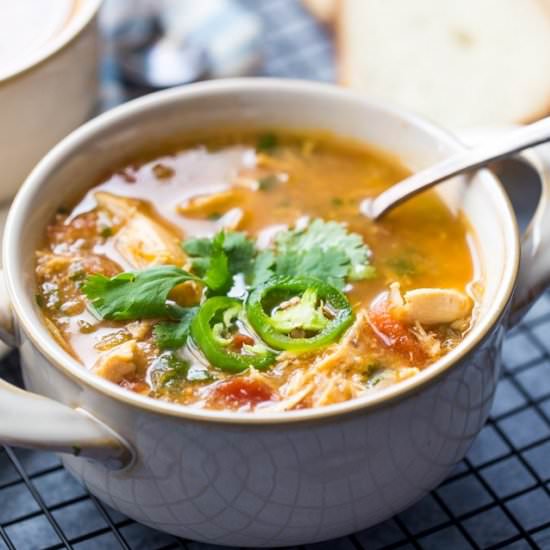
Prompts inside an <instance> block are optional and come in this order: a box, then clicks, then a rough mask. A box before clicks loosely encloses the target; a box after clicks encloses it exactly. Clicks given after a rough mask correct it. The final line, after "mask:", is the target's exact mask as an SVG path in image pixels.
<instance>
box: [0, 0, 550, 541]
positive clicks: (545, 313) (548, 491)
mask: <svg viewBox="0 0 550 550" xmlns="http://www.w3.org/2000/svg"><path fill="white" fill-rule="evenodd" d="M111 1H124V0H111ZM242 2H243V4H245V5H247V6H248V7H249V8H251V9H254V10H256V11H257V12H258V13H259V14H260V16H261V17H262V18H263V19H264V21H265V29H266V30H265V37H264V51H265V62H264V65H263V69H262V74H265V75H272V76H281V77H299V78H309V79H314V80H323V81H332V80H334V76H335V71H334V65H333V57H334V52H333V45H332V41H331V39H330V34H329V32H328V31H327V29H325V28H323V27H322V26H320V25H318V24H317V23H316V22H315V21H314V20H313V19H312V18H311V17H310V16H309V15H308V14H307V13H306V12H305V10H304V9H303V8H302V7H301V5H300V4H299V3H298V2H297V1H295V0H261V1H258V0H242ZM106 52H107V53H106V55H105V58H104V62H103V68H102V105H103V108H107V107H110V106H113V105H114V104H117V103H120V102H122V101H124V100H126V99H127V98H129V97H133V96H135V95H136V92H135V90H129V89H128V88H125V87H124V86H122V85H121V84H120V81H119V79H118V75H117V72H116V67H115V65H114V63H113V61H112V59H111V58H110V57H109V55H108V49H107V50H106ZM516 179H517V177H516ZM527 179H528V178H527ZM522 194H523V195H524V193H522ZM520 213H524V212H520ZM0 375H1V376H2V377H4V378H6V379H8V380H9V381H11V382H14V383H16V384H19V385H20V384H21V379H20V375H19V364H18V355H17V352H12V353H10V354H9V355H8V356H6V357H5V358H4V359H3V360H2V361H1V363H0ZM1 548H9V549H12V550H13V549H24V550H34V549H50V550H53V549H57V548H74V549H78V550H91V549H94V550H95V549H107V550H109V549H121V548H122V549H133V550H155V549H159V550H160V549H165V550H168V549H176V548H183V549H187V550H215V548H217V547H214V546H212V545H203V544H199V543H195V542H191V541H184V540H180V539H176V538H175V537H172V536H170V535H167V534H164V533H160V532H158V531H154V530H152V529H150V528H148V527H145V526H143V525H140V524H138V523H136V522H134V521H132V520H130V519H128V518H127V517H125V516H123V515H122V514H120V513H118V512H116V511H114V510H112V509H110V508H109V507H107V506H106V505H104V504H102V503H101V502H100V501H99V500H97V499H96V498H95V497H93V496H92V495H90V494H89V493H88V492H87V491H86V490H85V489H84V488H83V487H82V486H81V485H80V484H79V483H78V482H77V481H75V480H74V479H73V478H72V477H71V476H70V475H69V473H68V472H67V471H65V470H64V468H63V467H62V466H61V463H60V461H59V459H58V458H57V457H56V456H55V455H53V454H51V453H43V452H33V451H28V450H22V449H12V448H10V447H4V448H3V450H2V451H1V452H0V549H1ZM379 548H386V549H398V548H399V549H406V548H422V549H428V550H429V549H434V550H439V549H462V548H476V549H478V548H484V549H487V548H495V549H496V548H509V549H513V550H519V549H523V548H550V294H549V293H546V294H545V295H544V296H543V297H542V298H541V299H540V300H539V301H538V302H537V304H536V305H535V306H534V308H533V309H532V310H531V312H530V313H529V315H528V316H527V318H526V319H525V320H524V321H523V322H522V323H521V325H520V326H519V327H517V328H516V329H515V330H514V331H513V332H511V333H510V334H509V335H508V337H507V339H506V341H505V346H504V371H503V376H502V380H501V381H500V383H499V386H498V390H497V393H496V397H495V403H494V406H493V409H492V413H491V417H490V419H489V421H488V423H487V425H486V426H485V427H484V428H483V430H482V432H481V433H480V435H479V437H478V438H477V439H476V441H475V443H474V445H473V446H472V448H471V449H470V451H469V453H468V455H467V457H466V459H465V460H463V461H462V462H460V463H459V464H458V465H457V466H456V468H455V470H454V471H453V473H452V475H451V476H450V477H449V478H448V479H447V480H446V481H445V482H444V483H443V484H442V485H441V486H440V487H438V488H437V489H436V490H434V491H432V492H431V493H430V494H429V495H428V496H426V497H425V498H423V499H422V500H421V501H419V502H418V503H416V504H415V505H413V506H412V507H411V508H409V509H408V510H406V511H404V512H402V513H401V514H399V515H398V516H396V517H394V518H392V519H390V520H388V521H386V522H384V523H382V524H380V525H377V526H375V527H372V528H371V529H368V530H366V531H364V532H361V533H356V534H355V535H352V536H349V537H345V538H341V539H337V540H333V541H329V542H326V543H321V544H314V545H309V546H306V547H303V548H302V550H363V549H367V550H371V549H372V550H375V549H379Z"/></svg>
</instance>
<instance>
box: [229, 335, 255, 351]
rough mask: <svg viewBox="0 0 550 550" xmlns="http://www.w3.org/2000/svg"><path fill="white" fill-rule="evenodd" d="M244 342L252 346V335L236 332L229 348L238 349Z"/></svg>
mask: <svg viewBox="0 0 550 550" xmlns="http://www.w3.org/2000/svg"><path fill="white" fill-rule="evenodd" d="M245 344H247V345H249V346H253V345H254V338H252V336H248V334H243V333H242V332H237V334H235V336H233V339H232V340H231V349H232V350H234V351H240V350H241V349H242V347H243V346H244V345H245Z"/></svg>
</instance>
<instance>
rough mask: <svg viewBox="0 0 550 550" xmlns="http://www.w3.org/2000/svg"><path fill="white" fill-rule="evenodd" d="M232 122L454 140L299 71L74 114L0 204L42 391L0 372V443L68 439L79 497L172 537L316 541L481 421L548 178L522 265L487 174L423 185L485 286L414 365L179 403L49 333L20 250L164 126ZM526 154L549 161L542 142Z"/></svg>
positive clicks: (534, 284)
mask: <svg viewBox="0 0 550 550" xmlns="http://www.w3.org/2000/svg"><path fill="white" fill-rule="evenodd" d="M235 125H238V126H240V127H243V126H245V127H262V128H264V127H266V126H276V127H281V128H299V129H307V128H312V129H324V130H330V131H332V132H335V133H337V134H341V135H344V136H351V137H353V138H357V139H360V140H363V141H365V142H367V143H372V144H375V145H376V146H377V147H379V148H382V149H385V150H388V151H391V152H392V153H394V154H397V155H398V156H399V157H400V158H401V159H402V161H403V162H404V163H406V164H407V165H409V166H410V167H411V168H413V169H416V168H420V167H423V166H426V165H428V164H430V163H432V162H435V161H436V160H439V159H441V158H443V157H446V156H448V155H450V154H452V153H455V152H458V151H461V150H463V149H464V145H462V144H461V143H460V142H459V141H457V139H456V138H454V137H453V136H452V135H450V134H448V133H447V132H445V131H443V130H441V129H439V128H437V127H435V126H433V125H432V124H430V123H428V122H426V121H424V120H422V119H419V118H416V117H414V116H411V115H409V114H406V113H404V112H401V111H398V110H395V109H391V108H388V107H386V106H384V105H379V104H374V103H371V102H369V101H366V100H365V99H363V98H361V97H358V96H356V95H353V94H352V93H350V92H348V91H345V90H343V89H339V88H336V87H333V86H327V85H322V84H313V83H305V82H299V81H280V80H268V79H243V80H234V81H216V82H211V83H204V84H197V85H192V86H188V87H184V88H180V89H175V90H171V91H167V92H162V93H158V94H153V95H150V96H147V97H145V98H142V99H139V100H136V101H133V102H131V103H128V104H126V105H124V106H122V107H119V108H117V109H115V110H113V111H111V112H108V113H106V114H104V115H102V116H100V117H98V118H97V119H95V120H93V121H91V122H89V123H87V124H86V125H84V126H83V127H82V128H80V129H79V130H77V131H76V132H74V133H72V134H71V135H70V136H69V137H67V138H66V139H65V140H63V142H61V143H60V144H59V145H57V146H56V147H55V148H54V149H53V150H52V151H51V152H50V153H49V154H48V155H47V156H46V157H45V158H44V159H43V160H42V161H41V162H40V163H39V165H38V166H37V167H36V168H35V169H34V171H33V172H32V174H31V175H30V176H29V177H28V179H27V181H26V182H25V184H24V186H23V188H22V189H21V191H20V192H19V194H18V195H17V197H16V199H15V201H14V204H13V206H12V209H11V212H10V214H9V218H8V222H7V227H6V234H5V238H4V257H3V260H4V280H5V284H6V290H7V292H0V297H2V298H4V300H5V303H3V304H0V306H1V307H0V312H1V313H2V319H1V320H2V325H3V327H4V331H3V336H4V338H5V339H6V340H7V341H9V342H11V343H12V344H15V345H17V346H19V349H20V352H21V362H22V370H23V377H24V380H25V383H26V385H27V388H28V389H29V390H31V391H33V392H36V394H40V396H38V395H36V394H31V393H27V392H23V391H22V390H17V389H15V388H13V387H12V386H9V385H8V384H7V383H5V382H2V383H1V385H0V403H1V407H2V410H1V411H0V440H1V441H2V442H4V443H10V444H15V445H22V446H27V447H33V448H36V447H38V448H46V449H53V450H56V451H58V452H62V453H65V454H64V455H63V461H64V464H65V465H66V467H67V468H68V469H69V470H70V471H71V472H73V473H74V474H75V475H76V476H77V477H78V478H79V479H80V480H82V481H83V482H84V484H85V485H86V486H87V488H88V489H89V490H90V491H91V492H92V493H93V494H95V495H97V496H98V497H99V498H101V499H102V500H104V501H105V502H106V503H108V504H109V505H110V506H112V507H113V508H115V509H118V510H120V511H122V512H123V513H125V514H127V515H129V516H131V517H133V518H134V519H136V520H138V521H141V522H143V523H145V524H147V525H150V526H152V527H155V528H157V529H161V530H164V531H168V532H170V533H174V534H176V535H180V536H183V537H186V538H191V539H196V540H200V541H208V542H211V543H218V544H234V545H240V546H252V547H259V546H276V545H279V546H283V545H292V544H301V543H306V542H313V541H318V540H324V539H329V538H332V537H336V536H340V535H344V534H347V533H350V532H352V531H356V530H359V529H363V528H366V527H368V526H370V525H372V524H374V523H376V522H379V521H381V520H384V519H385V518H387V517H389V516H391V515H393V514H395V513H396V512H399V511H400V510H401V509H403V508H405V507H407V506H409V505H410V504H411V503H413V502H414V501H416V500H417V499H419V498H420V497H421V496H422V495H424V494H425V493H426V492H427V491H429V490H430V489H432V488H433V487H435V486H436V485H437V484H438V483H439V482H440V481H442V480H443V479H444V478H445V476H446V475H447V474H448V473H449V471H450V470H451V468H452V467H453V465H454V464H455V463H456V462H457V461H459V460H460V459H461V458H462V457H463V456H464V455H465V453H466V451H467V449H468V448H469V446H470V444H471V442H472V441H473V439H474V438H475V436H476V435H477V433H478V432H479V430H480V429H481V427H482V426H483V424H484V422H485V420H486V418H487V415H488V414H489V410H490V407H491V403H492V399H493V394H494V391H495V386H496V382H497V379H498V375H499V369H500V359H499V358H500V352H501V343H502V336H503V334H504V331H505V329H506V327H507V325H508V323H509V321H510V313H511V312H512V313H514V314H515V315H516V317H518V316H519V315H520V313H521V311H524V310H525V308H526V307H527V306H528V304H529V303H530V302H531V301H532V300H533V299H534V297H535V295H536V293H537V292H538V291H539V290H540V289H541V288H542V286H543V285H544V284H545V283H546V282H547V280H548V271H549V265H550V262H549V261H548V259H549V258H548V251H549V250H550V248H549V246H548V245H549V243H548V239H549V235H550V231H548V229H549V220H550V217H549V201H548V186H549V183H548V181H549V180H548V179H545V180H544V193H543V195H542V198H541V203H540V206H539V208H538V210H537V213H536V215H535V217H534V220H533V223H532V226H531V228H530V230H529V232H528V233H527V235H526V236H525V237H524V239H523V253H524V254H523V260H522V264H521V266H520V239H519V235H518V230H517V227H516V222H515V218H514V214H513V212H512V209H511V207H510V204H509V201H508V198H507V196H506V194H505V193H504V191H503V189H502V187H501V186H500V184H499V182H498V181H497V180H496V179H495V178H494V177H493V176H492V175H491V174H490V173H489V172H487V171H481V172H479V173H478V174H477V175H476V176H475V178H474V179H473V180H472V181H467V180H464V179H460V178H459V179H456V180H454V181H451V182H448V183H445V184H444V185H441V186H440V187H439V188H438V189H439V192H440V193H441V196H442V197H443V199H444V200H445V201H446V202H447V203H448V204H449V205H451V207H453V208H463V209H464V211H465V213H466V215H467V216H468V218H469V221H470V223H471V224H472V226H473V228H474V230H475V233H476V235H477V237H476V239H475V241H476V242H475V246H476V248H477V251H478V254H479V257H480V263H481V265H480V269H481V271H482V273H483V280H484V283H485V291H484V295H483V299H482V302H481V307H480V316H479V319H478V321H477V322H476V324H475V326H474V327H473V329H472V330H471V332H470V333H469V334H468V335H467V337H466V338H465V339H464V341H463V342H462V343H461V344H460V345H459V346H458V347H457V348H456V349H455V350H453V351H451V352H450V353H449V354H448V355H446V356H445V357H443V358H441V359H440V360H439V361H438V362H437V363H435V364H434V365H432V366H430V367H428V368H427V369H426V370H424V371H423V372H421V373H420V374H419V375H417V376H416V377H414V378H411V379H409V380H407V381H404V382H402V383H400V384H398V385H395V386H393V387H390V388H387V389H385V390H382V391H380V392H379V393H377V394H375V395H371V396H365V397H361V398H358V399H355V400H352V401H348V402H345V403H340V404H336V405H331V406H328V407H325V408H320V409H315V410H301V411H291V412H284V413H270V414H266V413H264V414H253V413H237V412H217V411H201V410H193V409H191V408H186V407H182V406H178V405H175V404H170V403H165V402H160V401H155V400H152V399H150V398H147V397H143V396H140V395H137V394H134V393H131V392H128V391H126V390H123V389H121V388H120V387H118V386H116V385H114V384H111V383H110V382H108V381H106V380H104V379H102V378H99V377H97V376H95V375H94V374H92V373H91V372H88V371H87V370H85V369H84V368H83V367H82V366H81V365H80V364H79V363H78V362H77V361H75V360H74V359H73V358H72V357H70V356H69V355H68V354H67V353H66V352H64V351H63V349H62V348H61V347H60V346H59V345H57V344H56V343H55V341H54V340H53V339H52V337H51V336H50V334H49V333H48V331H47V329H46V327H45V326H44V324H43V322H42V319H41V315H40V311H39V310H38V308H37V307H36V305H35V303H34V290H33V289H34V287H35V281H34V250H35V247H36V246H37V244H38V242H39V240H40V239H41V236H42V234H43V231H44V227H45V226H46V224H47V223H48V220H50V218H51V216H52V215H53V213H54V212H55V210H56V208H57V207H58V206H59V205H60V204H61V202H63V201H66V200H67V199H70V198H71V197H75V195H77V194H79V193H83V192H84V190H85V189H86V188H87V187H88V186H89V185H90V183H92V182H93V181H94V179H95V178H96V176H98V175H99V174H102V173H103V172H104V171H105V170H106V169H107V168H110V167H112V166H113V165H116V164H117V162H119V160H120V159H121V158H122V157H124V156H126V155H127V154H130V153H131V152H132V151H135V150H137V149H140V148H142V146H143V145H145V144H147V143H150V142H153V141H157V140H162V139H164V138H166V137H167V136H170V135H173V134H181V133H192V132H193V131H194V130H196V129H199V128H200V129H201V131H204V130H208V129H212V130H217V129H219V128H225V127H229V126H235ZM548 158H550V157H548ZM534 162H535V163H536V164H537V166H538V168H539V170H540V171H541V172H544V171H546V172H548V168H547V167H548V165H549V162H548V161H547V160H544V157H543V160H540V159H538V160H534ZM547 176H548V173H546V177H547ZM544 254H546V257H544ZM514 290H516V297H515V299H513V298H512V295H513V292H514ZM43 396H44V397H43Z"/></svg>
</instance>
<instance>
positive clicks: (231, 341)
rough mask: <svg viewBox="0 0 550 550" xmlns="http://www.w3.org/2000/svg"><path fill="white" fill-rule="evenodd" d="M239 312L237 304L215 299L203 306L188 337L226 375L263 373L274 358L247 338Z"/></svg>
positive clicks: (229, 299) (233, 301)
mask: <svg viewBox="0 0 550 550" xmlns="http://www.w3.org/2000/svg"><path fill="white" fill-rule="evenodd" d="M242 311H243V305H242V303H241V302H239V301H238V300H234V299H233V298H227V297H225V296H217V297H215V298H210V299H208V300H207V301H206V302H204V304H203V305H202V306H201V308H200V309H199V311H198V313H197V315H195V318H194V319H193V322H192V324H191V336H192V337H193V339H194V341H195V343H196V344H197V345H198V346H199V348H200V349H201V351H202V352H203V353H204V355H205V357H206V358H207V359H208V361H210V363H211V364H213V365H215V366H216V367H218V368H220V369H222V370H224V371H227V372H241V371H244V370H246V369H248V368H250V367H254V368H256V369H260V370H262V369H266V368H267V367H269V366H270V365H271V364H272V363H274V361H275V357H276V355H275V353H273V352H272V351H270V350H269V349H268V348H267V347H266V346H265V345H264V344H263V343H262V342H257V341H255V339H254V338H253V337H252V336H251V335H249V334H247V331H246V326H245V321H244V320H243V317H242V315H241V313H242Z"/></svg>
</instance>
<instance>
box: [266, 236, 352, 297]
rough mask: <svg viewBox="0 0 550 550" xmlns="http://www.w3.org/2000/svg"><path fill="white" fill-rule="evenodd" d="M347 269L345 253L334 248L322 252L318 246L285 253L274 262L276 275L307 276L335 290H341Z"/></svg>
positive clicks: (347, 263)
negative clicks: (324, 282)
mask: <svg viewBox="0 0 550 550" xmlns="http://www.w3.org/2000/svg"><path fill="white" fill-rule="evenodd" d="M348 269H349V262H348V258H347V256H346V254H345V252H344V251H343V250H340V249H339V248H336V247H330V248H327V249H325V250H323V249H322V248H321V247H320V246H314V247H312V248H311V249H309V250H304V251H303V252H298V251H292V252H287V253H286V254H282V255H280V256H277V257H276V260H275V272H276V274H277V275H290V276H296V275H309V276H311V277H316V278H317V279H321V280H323V281H327V282H328V283H329V284H331V285H332V286H335V287H336V288H343V286H344V280H345V277H346V275H347V273H348Z"/></svg>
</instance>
